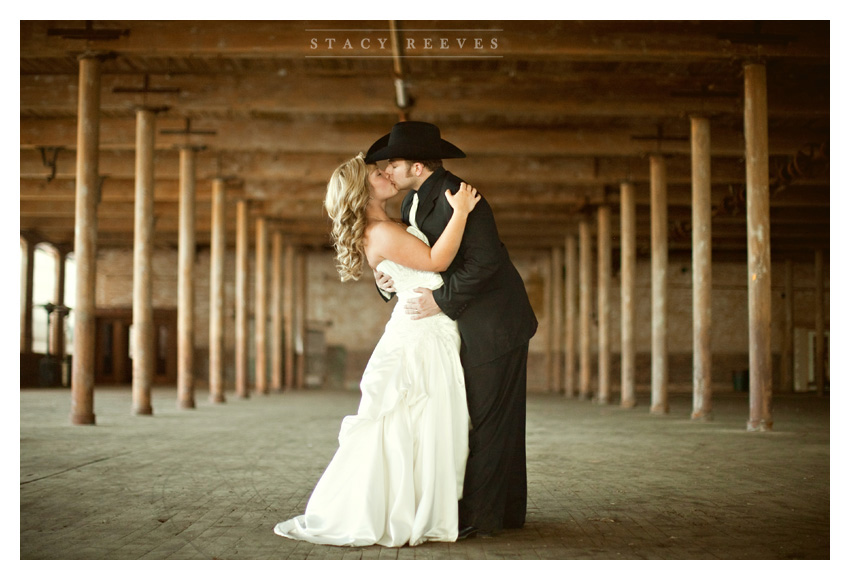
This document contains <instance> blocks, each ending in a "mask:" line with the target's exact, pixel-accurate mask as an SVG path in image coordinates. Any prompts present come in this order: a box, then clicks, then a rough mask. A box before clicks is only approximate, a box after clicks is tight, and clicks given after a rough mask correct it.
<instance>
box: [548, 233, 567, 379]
mask: <svg viewBox="0 0 850 580" xmlns="http://www.w3.org/2000/svg"><path fill="white" fill-rule="evenodd" d="M563 276H564V250H563V249H562V248H561V247H560V246H556V247H554V248H552V274H551V288H552V302H551V304H552V320H551V324H552V382H551V383H549V390H550V391H551V392H553V393H557V392H559V391H560V389H561V380H562V379H561V377H562V373H561V369H562V367H563V364H564V363H563V357H562V356H561V335H562V334H563V332H564V316H563V312H562V310H561V306H562V305H563V302H564V293H563V286H564V284H563Z"/></svg>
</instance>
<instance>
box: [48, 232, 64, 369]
mask: <svg viewBox="0 0 850 580" xmlns="http://www.w3.org/2000/svg"><path fill="white" fill-rule="evenodd" d="M54 249H55V253H56V270H55V273H56V287H55V288H54V291H53V304H55V305H56V309H55V310H54V311H53V313H52V314H50V318H51V320H50V337H49V338H48V340H49V341H50V354H51V355H53V356H55V357H56V358H57V359H59V360H60V361H61V360H62V358H64V356H65V317H66V316H67V315H68V310H67V309H66V308H65V259H66V258H67V257H68V250H67V249H66V248H65V247H57V246H55V247H54Z"/></svg>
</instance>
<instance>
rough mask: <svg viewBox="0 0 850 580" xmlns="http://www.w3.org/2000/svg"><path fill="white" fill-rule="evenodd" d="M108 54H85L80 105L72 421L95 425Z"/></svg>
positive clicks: (81, 66)
mask: <svg viewBox="0 0 850 580" xmlns="http://www.w3.org/2000/svg"><path fill="white" fill-rule="evenodd" d="M101 64H102V56H101V55H92V54H86V55H83V56H82V57H81V58H80V78H79V89H78V91H79V92H78V94H79V100H78V106H77V168H76V202H75V210H74V212H75V214H74V215H75V217H74V223H75V227H74V260H75V262H76V267H77V283H76V288H75V292H74V294H75V296H74V301H75V305H74V307H75V312H74V357H73V362H72V370H71V423H73V424H74V425H94V422H95V416H94V367H95V355H94V349H95V291H96V287H95V283H96V274H97V204H98V201H99V198H100V177H99V175H98V147H99V145H100V73H101Z"/></svg>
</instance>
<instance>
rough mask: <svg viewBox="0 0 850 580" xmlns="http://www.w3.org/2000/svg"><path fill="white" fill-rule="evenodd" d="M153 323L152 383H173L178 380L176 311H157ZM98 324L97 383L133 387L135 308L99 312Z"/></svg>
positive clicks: (96, 338) (96, 343) (100, 310)
mask: <svg viewBox="0 0 850 580" xmlns="http://www.w3.org/2000/svg"><path fill="white" fill-rule="evenodd" d="M153 323H154V333H153V334H154V342H155V344H154V355H155V356H154V362H153V382H154V383H156V384H174V383H176V381H177V310H176V309H155V310H154V313H153ZM95 325H96V333H95V374H94V380H95V384H101V385H103V384H108V385H130V384H132V382H133V343H132V340H131V336H132V329H133V310H132V308H110V309H99V310H98V311H97V313H96V315H95Z"/></svg>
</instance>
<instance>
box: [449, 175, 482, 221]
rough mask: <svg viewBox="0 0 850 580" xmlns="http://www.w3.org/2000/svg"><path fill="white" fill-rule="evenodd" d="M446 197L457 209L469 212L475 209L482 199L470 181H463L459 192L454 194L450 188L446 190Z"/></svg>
mask: <svg viewBox="0 0 850 580" xmlns="http://www.w3.org/2000/svg"><path fill="white" fill-rule="evenodd" d="M446 199H447V200H448V201H449V205H450V206H452V209H454V210H455V211H460V212H462V213H465V214H469V213H470V212H471V211H472V210H473V209H475V206H476V204H477V203H478V202H479V201H480V200H481V196H480V195H478V190H477V189H475V188H474V187H472V186H471V185H469V184H468V183H463V182H461V184H460V187H459V188H458V190H457V193H454V194H453V193H452V192H451V191H450V190H448V189H447V190H446Z"/></svg>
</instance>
